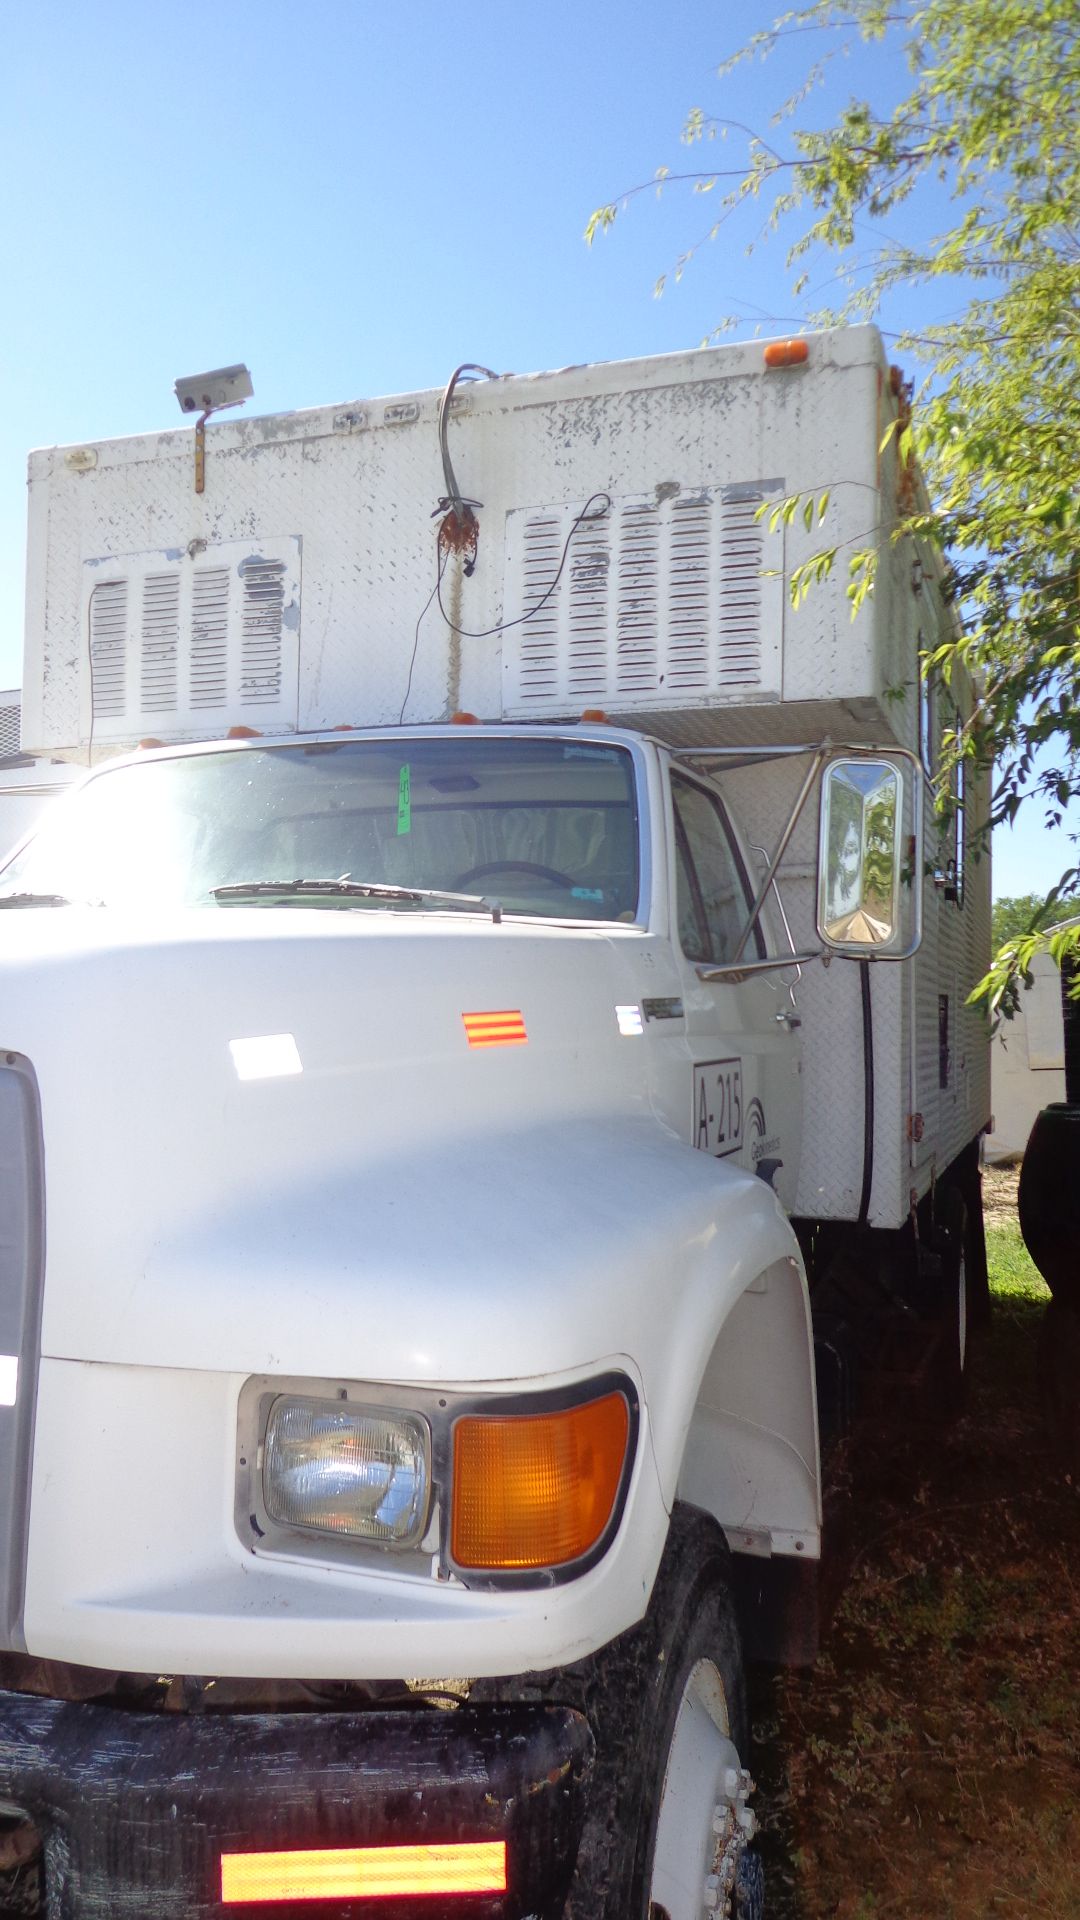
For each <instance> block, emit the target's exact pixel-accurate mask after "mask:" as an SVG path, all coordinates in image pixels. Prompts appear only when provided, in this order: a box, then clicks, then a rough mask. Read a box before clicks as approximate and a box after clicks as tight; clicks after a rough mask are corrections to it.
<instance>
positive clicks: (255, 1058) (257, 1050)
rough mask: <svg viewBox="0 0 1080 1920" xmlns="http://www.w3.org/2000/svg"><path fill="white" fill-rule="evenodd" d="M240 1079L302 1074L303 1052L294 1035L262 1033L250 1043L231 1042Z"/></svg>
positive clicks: (271, 1078) (275, 1078)
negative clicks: (301, 1055)
mask: <svg viewBox="0 0 1080 1920" xmlns="http://www.w3.org/2000/svg"><path fill="white" fill-rule="evenodd" d="M229 1052H230V1053H231V1054H232V1057H233V1066H234V1067H235V1068H236V1077H237V1079H238V1080H277V1079H280V1078H281V1076H282V1075H284V1074H287V1073H303V1071H304V1068H303V1064H302V1062H301V1059H300V1050H299V1048H298V1047H297V1044H296V1041H295V1040H294V1039H293V1036H292V1034H291V1033H261V1034H259V1035H257V1036H256V1037H255V1038H254V1039H251V1040H230V1041H229Z"/></svg>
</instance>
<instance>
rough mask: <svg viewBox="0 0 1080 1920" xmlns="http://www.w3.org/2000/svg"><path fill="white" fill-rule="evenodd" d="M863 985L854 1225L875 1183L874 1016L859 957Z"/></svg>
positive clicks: (864, 1214) (862, 1221) (863, 1218)
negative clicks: (860, 1114)
mask: <svg viewBox="0 0 1080 1920" xmlns="http://www.w3.org/2000/svg"><path fill="white" fill-rule="evenodd" d="M859 984H860V986H861V988H862V1044H863V1169H862V1193H861V1195H860V1197H859V1217H858V1220H857V1221H856V1223H855V1224H856V1226H859V1227H865V1225H866V1222H867V1219H868V1217H869V1213H870V1189H871V1187H872V1186H873V1184H874V1017H873V1010H872V1008H871V1005H870V962H869V960H860V961H859Z"/></svg>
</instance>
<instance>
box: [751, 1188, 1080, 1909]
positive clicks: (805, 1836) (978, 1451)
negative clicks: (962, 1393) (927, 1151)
mask: <svg viewBox="0 0 1080 1920" xmlns="http://www.w3.org/2000/svg"><path fill="white" fill-rule="evenodd" d="M1015 1195H1016V1173H1015V1170H1013V1171H1011V1172H993V1173H990V1174H989V1175H988V1177H987V1182H986V1212H987V1222H988V1229H989V1245H990V1255H991V1270H992V1276H993V1281H994V1288H995V1310H994V1315H993V1321H992V1325H991V1327H990V1329H989V1330H988V1331H987V1332H985V1333H983V1334H982V1335H981V1336H980V1337H979V1338H978V1341H977V1343H976V1345H975V1347H974V1351H973V1355H972V1362H971V1379H970V1392H969V1401H968V1407H967V1410H966V1412H965V1413H964V1415H963V1417H962V1418H961V1419H959V1420H958V1421H957V1422H956V1423H955V1424H954V1425H953V1426H951V1427H949V1428H946V1429H944V1430H943V1429H942V1428H940V1427H937V1428H935V1427H932V1426H929V1425H925V1424H924V1425H914V1424H913V1423H911V1422H908V1423H907V1425H906V1426H903V1427H893V1428H891V1429H884V1428H880V1429H877V1430H870V1429H869V1428H864V1429H863V1430H861V1431H860V1433H859V1435H858V1436H857V1440H856V1443H855V1444H854V1445H853V1446H852V1445H850V1443H849V1451H848V1464H849V1469H850V1472H851V1476H852V1485H853V1494H852V1506H853V1522H854V1544H853V1564H852V1570H851V1573H850V1576H849V1580H848V1584H847V1586H846V1589H845V1593H844V1598H843V1600H842V1602H841V1605H840V1608H839V1611H838V1613H837V1616H836V1619H835V1622H834V1625H833V1627H832V1630H831V1632H830V1635H829V1637H828V1639H827V1643H826V1646H825V1649H824V1651H823V1652H822V1654H821V1656H820V1657H819V1660H818V1663H817V1665H816V1667H815V1668H814V1669H813V1671H812V1672H808V1673H792V1672H789V1673H780V1674H776V1673H774V1674H771V1675H770V1674H760V1675H758V1676H757V1678H756V1680H755V1682H754V1687H753V1691H754V1694H755V1713H756V1721H757V1746H756V1750H755V1755H754V1769H755V1778H756V1779H757V1781H758V1784H759V1793H758V1796H757V1797H758V1800H759V1802H760V1803H761V1804H760V1813H761V1816H762V1818H763V1821H764V1825H765V1831H764V1835H763V1840H762V1850H763V1852H764V1854H765V1857H766V1863H767V1870H768V1900H767V1912H768V1916H769V1920H826V1916H828V1917H829V1920H871V1917H873V1920H986V1917H987V1916H991V1915H999V1914H1000V1915H1008V1916H1012V1920H1080V1659H1078V1655H1080V1497H1078V1493H1080V1489H1078V1488H1077V1487H1076V1486H1075V1485H1074V1484H1073V1482H1072V1480H1071V1479H1070V1477H1069V1476H1068V1475H1067V1473H1066V1472H1065V1470H1064V1468H1063V1467H1062V1466H1061V1465H1060V1464H1059V1463H1058V1462H1057V1461H1056V1460H1055V1458H1054V1456H1053V1454H1052V1452H1051V1450H1050V1447H1049V1443H1048V1441H1047V1439H1046V1437H1045V1435H1044V1431H1043V1427H1042V1423H1041V1419H1040V1410H1039V1396H1038V1390H1037V1387H1036V1381H1035V1348H1036V1341H1037V1337H1038V1330H1039V1325H1040V1322H1041V1319H1042V1316H1043V1312H1044V1309H1045V1301H1046V1298H1047V1297H1048V1296H1047V1295H1046V1293H1045V1290H1044V1289H1043V1288H1042V1285H1041V1282H1039V1281H1038V1280H1037V1277H1036V1276H1035V1275H1034V1271H1033V1269H1030V1267H1029V1266H1028V1264H1027V1261H1026V1256H1025V1255H1024V1254H1023V1252H1022V1249H1021V1247H1020V1244H1019V1238H1018V1232H1017V1228H1016V1224H1015V1221H1016V1213H1015V1205H1016V1201H1015Z"/></svg>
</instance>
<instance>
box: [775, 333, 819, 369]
mask: <svg viewBox="0 0 1080 1920" xmlns="http://www.w3.org/2000/svg"><path fill="white" fill-rule="evenodd" d="M809 358H810V348H809V345H808V344H807V342H806V341H805V340H770V342H769V344H768V346H767V347H766V349H765V365H766V366H767V367H801V366H803V365H804V364H805V362H806V361H807V360H808V359H809Z"/></svg>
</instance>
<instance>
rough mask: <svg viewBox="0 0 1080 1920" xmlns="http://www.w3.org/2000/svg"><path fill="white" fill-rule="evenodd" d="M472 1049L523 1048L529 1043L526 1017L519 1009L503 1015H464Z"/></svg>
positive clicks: (508, 1011) (512, 1009) (510, 1010)
mask: <svg viewBox="0 0 1080 1920" xmlns="http://www.w3.org/2000/svg"><path fill="white" fill-rule="evenodd" d="M461 1017H462V1019H463V1020H464V1022H465V1036H466V1038H467V1040H468V1042H469V1045H470V1047H523V1046H525V1045H526V1043H527V1042H528V1038H529V1036H528V1034H527V1033H526V1031H525V1016H524V1014H523V1013H521V1012H520V1011H519V1010H518V1008H517V1007H513V1008H508V1009H507V1010H506V1011H505V1012H503V1013H463V1014H462V1016H461Z"/></svg>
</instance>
